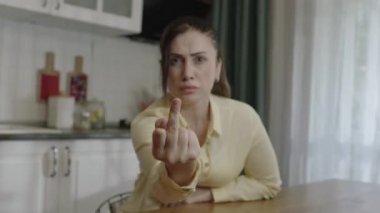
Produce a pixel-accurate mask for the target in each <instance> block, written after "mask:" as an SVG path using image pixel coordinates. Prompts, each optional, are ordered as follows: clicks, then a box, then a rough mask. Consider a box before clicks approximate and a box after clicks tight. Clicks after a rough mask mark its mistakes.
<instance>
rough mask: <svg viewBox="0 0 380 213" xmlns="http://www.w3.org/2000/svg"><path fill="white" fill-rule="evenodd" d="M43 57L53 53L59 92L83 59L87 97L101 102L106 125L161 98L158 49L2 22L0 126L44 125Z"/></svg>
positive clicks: (41, 27)
mask: <svg viewBox="0 0 380 213" xmlns="http://www.w3.org/2000/svg"><path fill="white" fill-rule="evenodd" d="M47 51H53V52H54V53H55V68H56V69H57V70H58V71H60V72H61V79H60V89H61V90H62V91H66V77H67V73H68V72H70V71H72V70H73V69H74V57H75V56H76V55H82V56H83V57H84V65H83V71H84V72H85V73H87V74H88V77H89V84H88V97H89V98H91V97H96V98H97V99H99V100H102V101H104V103H105V106H106V111H107V122H116V121H118V120H119V119H121V118H128V119H131V118H132V117H134V116H135V115H136V113H137V112H138V102H139V101H141V100H142V99H144V94H147V93H148V94H153V95H154V96H156V97H158V96H159V95H160V92H159V91H160V80H159V74H160V73H159V49H158V45H152V44H146V43H140V42H134V41H131V40H129V39H126V38H109V37H102V36H99V35H92V34H87V33H82V32H73V31H66V30H64V29H58V28H49V27H46V26H40V25H35V24H31V23H24V22H17V21H11V20H7V19H0V122H9V121H11V122H24V121H26V122H40V121H45V120H46V105H45V104H43V103H39V102H38V101H37V94H38V92H37V91H38V89H37V88H38V80H37V76H38V74H37V73H38V70H40V69H42V68H44V66H45V52H47Z"/></svg>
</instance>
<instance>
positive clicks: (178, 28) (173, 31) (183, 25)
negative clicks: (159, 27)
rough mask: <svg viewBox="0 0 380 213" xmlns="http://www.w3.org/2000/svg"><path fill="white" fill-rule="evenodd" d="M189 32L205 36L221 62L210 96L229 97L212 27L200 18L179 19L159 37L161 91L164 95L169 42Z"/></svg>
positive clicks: (228, 87) (227, 84)
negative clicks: (192, 31) (218, 74)
mask: <svg viewBox="0 0 380 213" xmlns="http://www.w3.org/2000/svg"><path fill="white" fill-rule="evenodd" d="M189 30H196V31H198V32H200V33H202V34H204V35H207V36H208V37H209V38H210V39H211V40H212V41H213V45H214V47H215V49H216V51H217V60H218V61H221V62H222V68H221V72H220V79H219V81H217V82H215V83H214V86H213V88H212V90H211V93H212V94H215V95H219V96H223V97H231V89H230V84H229V83H228V79H227V74H226V71H225V69H224V64H223V60H222V55H221V53H220V50H219V47H218V43H217V41H216V36H215V33H214V31H213V29H212V27H211V26H210V25H209V24H208V23H206V22H205V21H203V20H202V19H200V18H196V17H181V18H178V19H176V20H174V21H173V22H171V23H170V24H169V25H168V26H167V27H166V28H165V30H164V32H163V34H162V36H161V42H160V50H161V57H162V58H161V81H162V91H163V92H164V94H166V88H167V77H168V66H169V63H168V57H169V47H170V44H171V42H172V41H173V40H174V39H175V38H176V37H177V36H178V35H180V34H183V33H185V32H187V31H189Z"/></svg>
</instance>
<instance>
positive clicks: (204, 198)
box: [185, 188, 213, 204]
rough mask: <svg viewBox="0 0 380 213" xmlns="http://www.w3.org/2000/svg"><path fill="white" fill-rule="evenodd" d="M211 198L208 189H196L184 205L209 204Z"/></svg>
mask: <svg viewBox="0 0 380 213" xmlns="http://www.w3.org/2000/svg"><path fill="white" fill-rule="evenodd" d="M212 200H213V197H212V193H211V189H210V188H197V189H196V190H195V192H193V193H192V194H191V195H190V196H189V197H188V198H187V199H186V200H185V204H193V203H209V202H212Z"/></svg>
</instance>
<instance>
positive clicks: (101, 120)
mask: <svg viewBox="0 0 380 213" xmlns="http://www.w3.org/2000/svg"><path fill="white" fill-rule="evenodd" d="M86 105H87V106H86V108H87V111H88V112H89V113H90V123H91V129H103V128H104V127H105V123H106V109H105V107H104V103H103V102H102V101H99V100H96V99H92V100H90V101H87V104H86Z"/></svg>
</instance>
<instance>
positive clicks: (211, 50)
mask: <svg viewBox="0 0 380 213" xmlns="http://www.w3.org/2000/svg"><path fill="white" fill-rule="evenodd" d="M168 60H169V61H168V64H169V66H168V81H167V82H168V83H167V84H168V92H169V93H170V94H172V95H174V96H175V97H178V98H181V99H182V103H183V104H184V105H186V104H194V103H197V102H198V101H208V100H209V96H210V94H211V89H212V87H213V85H214V82H215V80H219V76H220V71H221V61H220V60H217V52H216V50H215V47H214V45H213V41H212V40H211V38H209V37H208V36H207V35H204V34H202V33H201V32H199V31H196V30H189V31H187V32H185V33H183V34H180V35H178V36H177V37H176V38H175V39H174V40H173V41H172V43H171V45H170V47H169V57H168Z"/></svg>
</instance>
